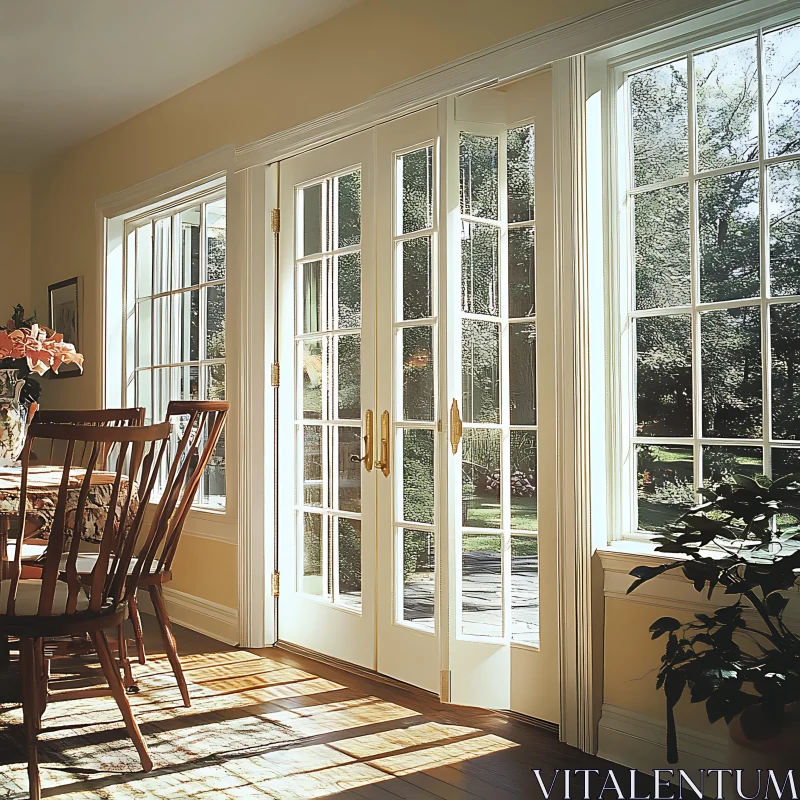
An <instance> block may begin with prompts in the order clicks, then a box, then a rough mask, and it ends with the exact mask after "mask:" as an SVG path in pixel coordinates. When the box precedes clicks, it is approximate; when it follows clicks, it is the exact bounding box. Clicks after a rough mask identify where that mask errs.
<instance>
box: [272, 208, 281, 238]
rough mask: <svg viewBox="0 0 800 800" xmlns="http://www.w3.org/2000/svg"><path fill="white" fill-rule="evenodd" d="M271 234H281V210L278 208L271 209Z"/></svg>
mask: <svg viewBox="0 0 800 800" xmlns="http://www.w3.org/2000/svg"><path fill="white" fill-rule="evenodd" d="M272 232H273V233H280V232H281V210H280V209H279V208H273V209H272Z"/></svg>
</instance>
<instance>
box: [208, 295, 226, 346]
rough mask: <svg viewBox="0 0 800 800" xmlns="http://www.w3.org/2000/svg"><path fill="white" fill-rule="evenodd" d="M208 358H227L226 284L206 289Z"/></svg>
mask: <svg viewBox="0 0 800 800" xmlns="http://www.w3.org/2000/svg"><path fill="white" fill-rule="evenodd" d="M206 358H225V284H221V285H219V286H209V287H208V288H207V289H206Z"/></svg>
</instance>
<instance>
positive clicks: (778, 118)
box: [764, 25, 800, 156]
mask: <svg viewBox="0 0 800 800" xmlns="http://www.w3.org/2000/svg"><path fill="white" fill-rule="evenodd" d="M798 66H800V26H799V25H793V26H792V27H790V28H784V29H783V30H780V31H773V32H772V33H767V34H764V80H765V82H766V90H767V91H766V96H767V122H768V127H769V155H770V156H782V155H785V154H787V153H796V152H797V151H798V149H800V72H799V71H798Z"/></svg>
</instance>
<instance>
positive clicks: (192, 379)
mask: <svg viewBox="0 0 800 800" xmlns="http://www.w3.org/2000/svg"><path fill="white" fill-rule="evenodd" d="M205 369H206V396H205V398H204V399H205V400H224V399H225V365H224V364H213V365H211V366H208V367H206V368H205ZM176 370H177V372H178V375H179V378H178V381H179V391H178V397H180V399H182V400H199V399H200V367H197V366H192V365H190V364H186V365H185V366H183V367H176Z"/></svg>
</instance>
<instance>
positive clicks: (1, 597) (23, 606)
mask: <svg viewBox="0 0 800 800" xmlns="http://www.w3.org/2000/svg"><path fill="white" fill-rule="evenodd" d="M10 588H11V581H3V582H2V586H0V617H3V616H5V612H6V608H7V603H8V592H9V590H10ZM41 589H42V582H41V581H37V580H21V581H20V582H19V584H18V586H17V603H16V606H15V609H14V610H15V612H16V616H18V617H34V616H36V614H37V612H38V610H39V595H40V593H41ZM68 597H69V586H67V584H66V583H57V584H56V593H55V597H54V599H53V612H52V613H53V616H56V615H59V614H66V613H67V599H68ZM88 608H89V599H88V598H87V597H86V595H85V594H84V593H83V592H80V593H79V594H78V604H77V609H76V610H77V611H86V609H88Z"/></svg>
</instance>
